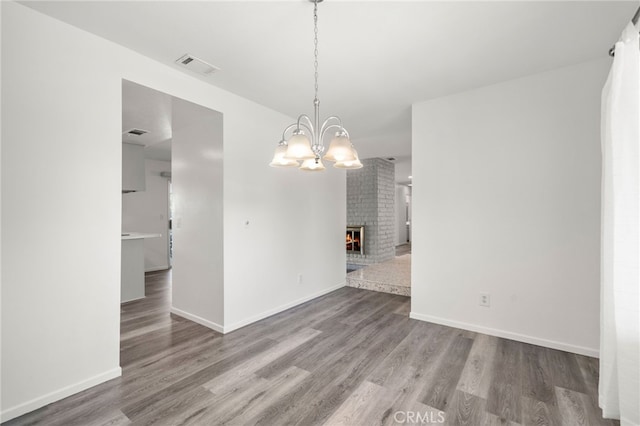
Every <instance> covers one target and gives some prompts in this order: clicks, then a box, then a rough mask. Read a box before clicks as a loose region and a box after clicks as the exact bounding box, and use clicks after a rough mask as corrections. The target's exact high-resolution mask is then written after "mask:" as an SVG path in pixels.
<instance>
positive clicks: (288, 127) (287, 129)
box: [282, 123, 298, 141]
mask: <svg viewBox="0 0 640 426" xmlns="http://www.w3.org/2000/svg"><path fill="white" fill-rule="evenodd" d="M297 126H298V123H293V124H290V125H288V126H287V127H286V128H285V129H284V130H283V131H282V140H283V141H286V140H287V139H286V136H287V132H288V131H289V130H291V129H293V128H294V127H297Z"/></svg>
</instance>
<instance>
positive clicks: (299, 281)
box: [298, 274, 302, 284]
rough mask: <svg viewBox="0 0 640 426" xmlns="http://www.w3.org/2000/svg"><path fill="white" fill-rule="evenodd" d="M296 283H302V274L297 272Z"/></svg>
mask: <svg viewBox="0 0 640 426" xmlns="http://www.w3.org/2000/svg"><path fill="white" fill-rule="evenodd" d="M298 284H302V274H298Z"/></svg>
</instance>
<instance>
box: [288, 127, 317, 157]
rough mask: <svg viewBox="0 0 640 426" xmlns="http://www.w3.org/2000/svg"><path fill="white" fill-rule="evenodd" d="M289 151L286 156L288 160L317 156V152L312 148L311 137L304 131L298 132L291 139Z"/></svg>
mask: <svg viewBox="0 0 640 426" xmlns="http://www.w3.org/2000/svg"><path fill="white" fill-rule="evenodd" d="M288 145H289V146H288V147H287V153H286V154H285V155H284V158H285V159H287V160H311V159H314V158H316V154H314V153H313V151H312V150H311V143H310V142H309V138H308V137H306V136H305V134H304V133H302V132H300V133H296V134H294V135H293V136H291V139H289V142H288Z"/></svg>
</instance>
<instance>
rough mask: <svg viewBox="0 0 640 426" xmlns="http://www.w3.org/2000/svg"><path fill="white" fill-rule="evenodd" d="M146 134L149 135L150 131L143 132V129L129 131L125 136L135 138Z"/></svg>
mask: <svg viewBox="0 0 640 426" xmlns="http://www.w3.org/2000/svg"><path fill="white" fill-rule="evenodd" d="M145 133H149V131H148V130H142V129H131V130H127V131H126V132H124V133H123V134H125V135H133V136H142V135H144V134H145Z"/></svg>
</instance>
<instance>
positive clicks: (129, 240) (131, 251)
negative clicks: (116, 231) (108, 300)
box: [120, 232, 162, 303]
mask: <svg viewBox="0 0 640 426" xmlns="http://www.w3.org/2000/svg"><path fill="white" fill-rule="evenodd" d="M161 236H162V235H161V234H144V233H141V232H123V233H122V234H121V235H120V238H121V239H122V252H121V255H122V258H121V263H120V301H121V302H122V303H124V302H130V301H132V300H136V299H142V298H143V297H145V291H144V239H145V238H157V237H161Z"/></svg>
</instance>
